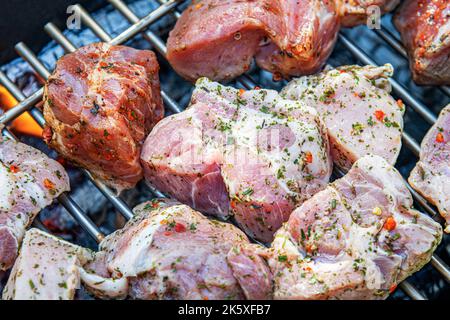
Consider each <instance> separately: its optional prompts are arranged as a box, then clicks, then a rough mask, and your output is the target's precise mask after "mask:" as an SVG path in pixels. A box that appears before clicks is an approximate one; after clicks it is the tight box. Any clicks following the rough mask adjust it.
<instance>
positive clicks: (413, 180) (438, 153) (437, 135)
mask: <svg viewBox="0 0 450 320" xmlns="http://www.w3.org/2000/svg"><path fill="white" fill-rule="evenodd" d="M408 181H409V183H410V184H411V186H412V187H413V188H414V189H416V190H417V191H418V192H419V193H420V194H422V196H424V197H425V198H427V200H428V201H430V202H431V203H433V204H434V205H436V206H437V208H438V210H439V212H440V214H441V215H442V217H444V219H445V221H446V225H447V227H446V228H445V231H446V232H450V227H449V225H450V105H448V106H446V107H445V108H444V109H442V111H441V114H440V115H439V118H438V120H437V121H436V123H435V124H434V125H433V127H431V129H430V130H429V131H428V133H427V134H426V136H425V138H424V139H423V140H422V144H421V149H420V161H419V162H418V163H417V164H416V167H415V168H414V169H413V170H412V172H411V175H410V176H409V179H408Z"/></svg>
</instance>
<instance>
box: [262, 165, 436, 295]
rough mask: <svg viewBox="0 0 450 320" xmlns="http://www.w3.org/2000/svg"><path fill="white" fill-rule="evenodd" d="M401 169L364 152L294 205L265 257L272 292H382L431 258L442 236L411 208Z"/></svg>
mask: <svg viewBox="0 0 450 320" xmlns="http://www.w3.org/2000/svg"><path fill="white" fill-rule="evenodd" d="M412 205H413V200H412V197H411V195H410V193H409V191H408V189H407V187H406V185H405V182H404V180H403V179H402V177H401V175H400V174H399V173H398V172H397V171H396V170H395V169H394V168H393V167H392V166H391V165H389V164H388V163H387V162H386V161H385V160H384V159H382V158H380V157H378V156H365V157H363V158H361V159H360V160H358V161H357V162H356V163H355V164H354V166H353V168H352V169H351V170H350V171H349V173H348V174H347V175H346V176H344V177H343V178H341V179H339V180H336V181H335V182H333V183H332V184H330V186H329V187H328V188H327V189H325V190H323V191H321V192H319V193H317V194H316V195H315V196H314V197H313V198H311V199H310V200H308V201H307V202H305V203H304V204H303V205H302V206H301V207H300V208H298V209H296V210H295V211H294V212H293V213H292V215H291V217H290V219H289V221H288V222H287V223H286V224H285V225H284V226H283V228H282V229H280V230H279V231H278V232H277V234H276V235H275V240H274V242H273V243H272V248H271V251H270V252H269V253H266V256H269V264H270V267H271V271H272V273H273V275H274V286H275V287H274V298H275V299H382V298H386V297H387V296H388V295H389V293H390V292H392V291H393V290H394V289H395V287H396V286H397V284H398V283H400V282H401V281H402V280H404V279H405V278H406V277H408V276H409V275H411V274H412V273H414V272H415V271H417V270H419V269H421V268H422V267H423V266H424V265H425V264H426V263H428V262H429V261H430V259H431V255H432V253H433V251H434V249H435V248H436V247H437V245H438V244H439V242H440V241H441V238H442V228H441V226H440V225H439V224H438V223H436V222H435V221H434V220H433V219H432V218H430V217H428V216H426V215H424V214H422V213H421V212H419V211H417V210H415V209H413V208H412Z"/></svg>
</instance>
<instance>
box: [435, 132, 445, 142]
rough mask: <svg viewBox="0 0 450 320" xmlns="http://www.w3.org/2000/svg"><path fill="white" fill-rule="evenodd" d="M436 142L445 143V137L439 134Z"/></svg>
mask: <svg viewBox="0 0 450 320" xmlns="http://www.w3.org/2000/svg"><path fill="white" fill-rule="evenodd" d="M436 142H437V143H442V142H444V135H443V134H442V133H441V132H438V134H437V135H436Z"/></svg>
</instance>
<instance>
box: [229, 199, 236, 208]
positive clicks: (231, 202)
mask: <svg viewBox="0 0 450 320" xmlns="http://www.w3.org/2000/svg"><path fill="white" fill-rule="evenodd" d="M230 206H231V208H232V209H236V202H235V201H233V200H231V201H230Z"/></svg>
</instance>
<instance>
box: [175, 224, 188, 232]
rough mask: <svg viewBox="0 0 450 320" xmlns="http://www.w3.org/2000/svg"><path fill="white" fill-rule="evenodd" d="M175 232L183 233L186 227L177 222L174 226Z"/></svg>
mask: <svg viewBox="0 0 450 320" xmlns="http://www.w3.org/2000/svg"><path fill="white" fill-rule="evenodd" d="M175 231H176V232H185V231H186V227H185V226H184V224H182V223H179V222H177V223H176V224H175Z"/></svg>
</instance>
